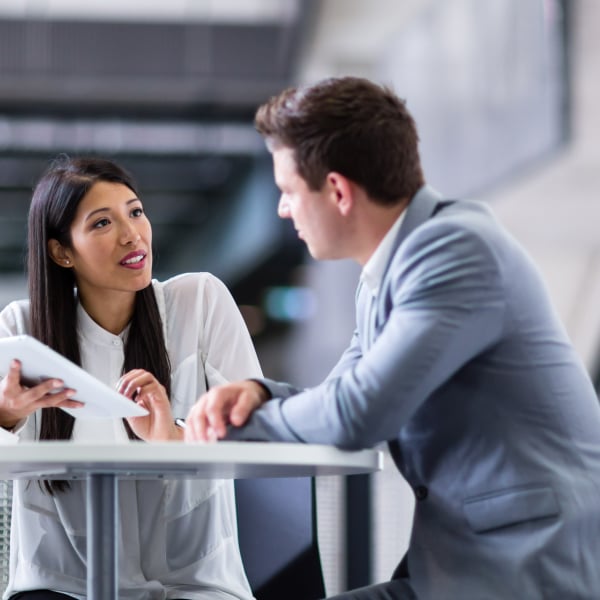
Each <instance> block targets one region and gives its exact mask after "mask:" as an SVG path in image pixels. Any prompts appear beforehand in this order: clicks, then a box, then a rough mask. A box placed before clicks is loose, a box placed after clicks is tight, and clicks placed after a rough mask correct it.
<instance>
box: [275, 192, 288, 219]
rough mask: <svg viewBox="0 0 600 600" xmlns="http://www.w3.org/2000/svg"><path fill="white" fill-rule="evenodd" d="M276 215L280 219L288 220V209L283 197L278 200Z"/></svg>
mask: <svg viewBox="0 0 600 600" xmlns="http://www.w3.org/2000/svg"><path fill="white" fill-rule="evenodd" d="M277 214H278V215H279V217H280V218H281V219H289V218H290V207H289V204H288V203H287V200H286V199H285V197H284V196H283V195H282V196H281V197H280V198H279V204H277Z"/></svg>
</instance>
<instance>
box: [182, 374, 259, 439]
mask: <svg viewBox="0 0 600 600" xmlns="http://www.w3.org/2000/svg"><path fill="white" fill-rule="evenodd" d="M268 398H269V395H268V392H267V390H266V389H265V388H264V387H263V386H262V385H260V384H259V383H257V382H256V381H239V382H236V383H228V384H226V385H220V386H217V387H214V388H211V389H210V390H209V391H208V392H206V394H203V395H202V396H200V398H198V401H197V402H196V404H194V406H193V407H192V409H191V410H190V412H189V414H188V416H187V418H186V420H185V425H186V428H185V440H186V442H191V441H197V440H200V441H203V442H208V441H215V440H218V439H221V438H223V437H225V434H226V433H227V425H229V424H231V425H234V426H235V427H241V426H242V425H243V424H244V423H245V422H246V421H247V420H248V417H250V415H251V414H252V413H253V412H254V411H255V410H256V409H257V408H259V407H260V406H261V405H262V404H263V402H265V401H267V400H268Z"/></svg>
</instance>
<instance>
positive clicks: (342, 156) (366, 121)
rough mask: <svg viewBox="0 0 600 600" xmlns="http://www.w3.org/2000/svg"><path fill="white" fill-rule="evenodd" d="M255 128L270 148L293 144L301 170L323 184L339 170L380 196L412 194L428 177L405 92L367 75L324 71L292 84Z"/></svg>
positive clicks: (266, 107) (385, 199)
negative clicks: (309, 81) (306, 83)
mask: <svg viewBox="0 0 600 600" xmlns="http://www.w3.org/2000/svg"><path fill="white" fill-rule="evenodd" d="M254 124H255V127H256V129H257V131H258V132H259V133H260V134H261V135H262V136H264V137H265V138H266V140H267V144H268V145H269V147H270V148H277V147H282V146H283V147H287V148H291V149H292V150H293V152H294V157H295V160H296V166H297V169H298V173H299V175H300V176H301V177H302V178H303V179H304V180H305V181H306V183H307V184H308V186H309V188H310V189H312V190H315V191H316V190H320V189H321V188H322V186H323V184H324V182H325V178H326V176H327V173H329V172H331V171H335V172H337V173H340V174H341V175H344V177H347V178H348V179H350V180H352V181H354V182H355V183H357V184H358V185H360V186H361V187H363V188H364V189H365V190H366V192H367V194H368V195H369V196H370V197H371V198H372V199H373V200H375V201H376V202H380V203H382V204H394V203H396V202H398V201H400V200H402V199H405V198H412V197H413V196H414V194H415V193H416V192H417V190H418V189H419V188H420V187H421V186H422V185H423V183H424V178H423V172H422V169H421V161H420V158H419V151H418V143H419V136H418V134H417V128H416V125H415V122H414V119H413V118H412V116H411V114H410V113H409V112H408V110H407V108H406V104H405V102H404V101H403V100H401V99H400V98H398V97H397V96H396V94H394V93H393V92H392V91H391V90H390V89H389V88H386V87H383V86H379V85H376V84H374V83H372V82H370V81H368V80H366V79H361V78H357V77H341V78H331V79H325V80H323V81H321V82H319V83H317V84H315V85H312V86H310V87H306V88H293V87H292V88H288V89H286V90H284V91H283V92H281V93H280V94H278V95H277V96H274V97H272V98H271V99H270V100H269V101H267V102H266V103H265V104H263V105H262V106H260V107H259V109H258V110H257V112H256V117H255V122H254Z"/></svg>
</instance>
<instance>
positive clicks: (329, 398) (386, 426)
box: [228, 219, 506, 449]
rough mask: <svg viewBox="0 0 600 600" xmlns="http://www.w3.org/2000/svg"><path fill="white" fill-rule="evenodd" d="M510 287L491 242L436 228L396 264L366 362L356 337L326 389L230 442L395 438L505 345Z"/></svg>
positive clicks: (363, 442) (264, 415) (456, 228)
mask: <svg viewBox="0 0 600 600" xmlns="http://www.w3.org/2000/svg"><path fill="white" fill-rule="evenodd" d="M503 279H504V278H503V274H502V269H501V267H500V261H499V259H498V256H497V253H496V252H495V251H494V248H493V247H492V245H491V244H490V242H489V240H488V239H486V235H485V234H481V235H480V234H479V233H478V231H477V230H476V228H474V227H471V228H468V227H466V226H464V225H462V224H461V223H459V222H457V221H456V220H447V219H439V220H438V219H434V220H431V221H429V222H428V223H427V224H425V225H423V226H421V227H420V228H419V229H417V230H416V231H415V232H413V234H411V235H410V236H409V237H408V238H407V239H406V240H405V241H404V243H403V244H402V246H401V247H400V249H399V250H398V251H397V252H396V255H395V256H394V258H393V260H392V263H391V265H390V267H389V270H388V276H387V277H386V281H387V282H388V284H387V287H386V288H385V289H382V291H381V294H383V295H384V296H383V298H382V301H383V302H385V303H386V308H385V318H384V319H383V320H382V322H381V323H380V324H379V328H378V330H377V339H376V340H375V342H374V343H373V345H372V346H371V347H370V348H369V349H368V350H367V351H366V352H365V353H364V354H360V353H358V352H357V351H356V346H355V343H356V344H358V339H357V338H356V337H355V343H353V345H352V346H351V347H350V349H349V351H348V358H349V360H348V362H346V360H345V358H344V357H343V358H342V361H341V362H340V367H339V368H336V369H334V372H333V373H332V376H330V377H329V378H328V379H327V380H325V381H324V382H323V383H322V384H321V385H319V386H317V387H315V388H312V389H309V390H305V391H303V392H301V393H298V394H296V395H291V396H288V397H285V398H274V399H273V400H271V401H269V402H267V403H265V405H264V406H263V407H262V408H261V409H260V410H258V411H256V412H255V413H254V414H253V415H252V417H251V418H250V420H249V422H248V423H247V425H246V426H244V427H243V428H239V429H234V428H231V429H230V431H229V434H228V437H229V439H271V440H279V441H300V442H309V443H328V444H333V445H336V446H338V447H341V448H348V449H358V448H365V447H371V446H373V445H375V444H377V443H379V442H382V441H385V440H389V439H392V438H394V437H396V436H397V435H398V432H399V431H400V429H401V427H402V426H403V425H404V424H405V423H406V422H407V421H408V419H410V417H411V416H412V415H413V414H414V413H415V411H416V410H417V409H418V408H419V407H420V406H421V404H422V403H423V402H424V401H425V400H426V399H427V398H428V397H429V396H430V395H431V394H432V392H434V391H435V390H436V389H437V388H438V387H439V386H441V385H443V384H444V382H445V381H447V380H448V379H449V378H450V377H452V375H453V374H454V373H456V372H457V371H458V370H460V369H461V368H462V367H463V366H464V365H465V364H466V363H467V362H469V361H470V360H471V359H473V358H474V357H475V356H477V355H478V354H479V353H481V352H483V351H484V350H485V349H486V348H487V347H489V346H491V345H492V344H493V343H494V342H495V341H497V340H498V339H499V337H500V334H501V332H502V328H503V316H504V312H505V305H506V298H505V291H506V290H505V284H504V281H503ZM359 347H360V344H359Z"/></svg>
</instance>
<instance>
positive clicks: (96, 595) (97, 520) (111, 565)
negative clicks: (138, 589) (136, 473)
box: [86, 473, 119, 600]
mask: <svg viewBox="0 0 600 600" xmlns="http://www.w3.org/2000/svg"><path fill="white" fill-rule="evenodd" d="M117 491H118V480H117V476H116V475H115V474H105V473H103V474H96V473H92V474H90V475H88V478H87V507H86V514H87V560H88V566H87V597H88V600H107V598H111V600H112V599H114V600H117V599H118V597H119V584H118V581H119V571H118V562H117V561H118V546H117V540H118V539H119V538H118V531H117V523H118V516H119V505H118V494H117Z"/></svg>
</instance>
